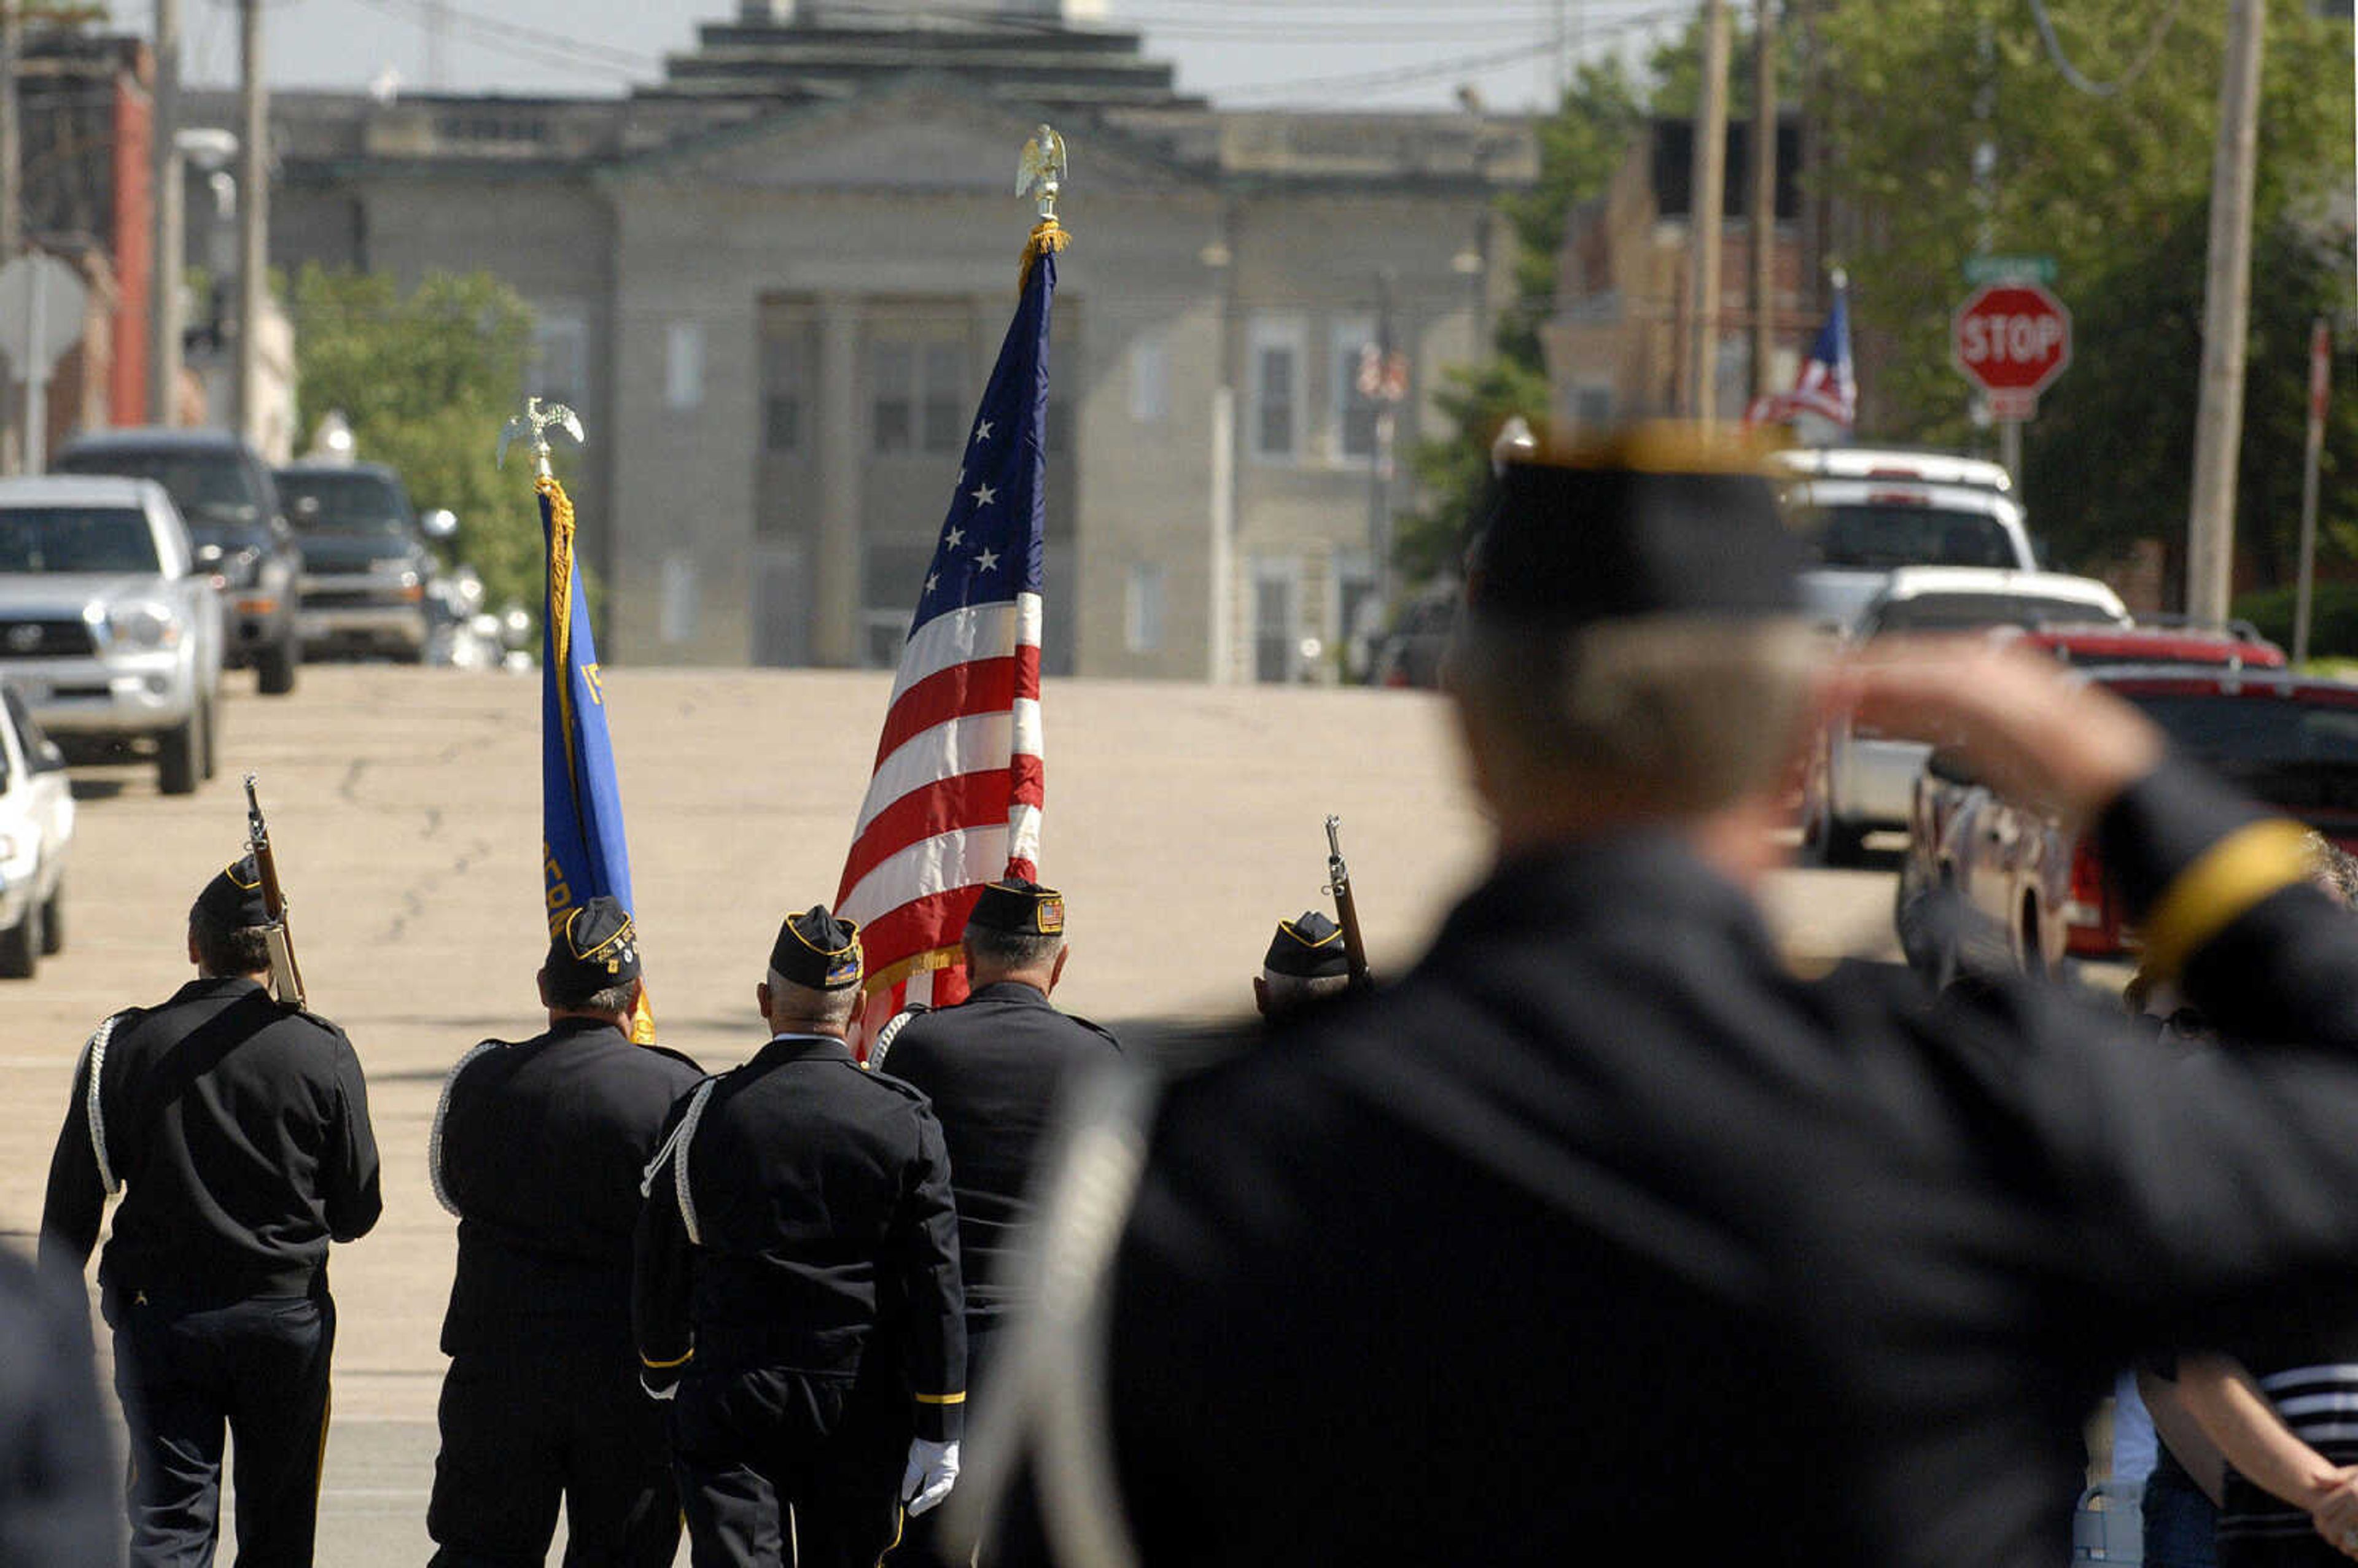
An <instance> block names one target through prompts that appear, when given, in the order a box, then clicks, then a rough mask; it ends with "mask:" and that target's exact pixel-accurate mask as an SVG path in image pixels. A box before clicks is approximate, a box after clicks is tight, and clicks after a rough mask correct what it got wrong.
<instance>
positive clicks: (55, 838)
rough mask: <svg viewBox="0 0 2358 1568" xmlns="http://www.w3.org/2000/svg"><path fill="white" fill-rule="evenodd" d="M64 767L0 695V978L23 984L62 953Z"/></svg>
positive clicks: (67, 832) (68, 824)
mask: <svg viewBox="0 0 2358 1568" xmlns="http://www.w3.org/2000/svg"><path fill="white" fill-rule="evenodd" d="M73 831H74V799H73V790H72V788H71V787H70V785H69V784H68V783H67V780H66V760H65V757H64V755H63V754H62V753H61V752H59V750H58V748H57V745H56V743H55V742H53V741H50V740H49V737H48V736H46V735H44V734H42V733H41V729H40V726H39V725H38V724H37V723H35V722H34V720H33V715H32V711H31V709H29V708H27V707H26V705H25V699H24V697H23V696H22V695H21V694H20V693H19V692H18V691H17V690H16V687H6V688H5V691H0V977H5V978H7V979H31V978H32V974H33V970H34V969H35V968H37V967H38V965H39V963H40V960H41V959H42V957H45V956H47V955H49V954H54V953H58V952H60V951H62V950H63V949H64V947H65V933H66V926H65V886H66V855H67V851H68V850H69V849H71V848H72V845H73Z"/></svg>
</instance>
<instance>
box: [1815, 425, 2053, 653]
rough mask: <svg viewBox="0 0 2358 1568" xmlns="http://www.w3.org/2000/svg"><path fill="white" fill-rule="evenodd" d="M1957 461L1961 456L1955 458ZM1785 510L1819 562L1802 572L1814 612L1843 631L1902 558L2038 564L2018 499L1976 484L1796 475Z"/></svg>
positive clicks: (1922, 562)
mask: <svg viewBox="0 0 2358 1568" xmlns="http://www.w3.org/2000/svg"><path fill="white" fill-rule="evenodd" d="M1957 461H1963V460H1962V459H1960V460H1957ZM1784 502H1785V513H1786V515H1787V516H1788V517H1789V518H1790V520H1791V521H1792V524H1793V527H1794V529H1795V531H1796V532H1797V533H1799V534H1800V535H1801V537H1802V538H1803V539H1804V540H1805V541H1806V542H1807V543H1808V545H1809V546H1810V548H1811V550H1812V553H1814V554H1815V556H1816V557H1817V559H1816V561H1815V562H1814V563H1813V564H1812V566H1810V567H1809V568H1807V569H1806V570H1804V571H1803V572H1802V573H1801V601H1802V604H1803V606H1804V607H1805V608H1806V609H1807V610H1808V611H1809V613H1810V614H1811V616H1812V618H1813V619H1815V620H1816V621H1817V622H1820V623H1821V624H1822V625H1824V626H1826V627H1828V628H1829V629H1831V630H1835V631H1840V630H1842V629H1844V628H1846V627H1848V626H1849V625H1850V624H1851V623H1852V622H1854V621H1855V620H1856V619H1857V616H1858V612H1859V611H1861V610H1863V609H1865V608H1866V603H1867V601H1868V600H1871V599H1873V598H1874V597H1875V596H1876V595H1877V593H1879V592H1881V591H1882V590H1883V587H1884V584H1885V583H1886V582H1887V580H1888V579H1890V576H1891V574H1892V573H1893V572H1894V571H1897V570H1898V568H1902V567H1987V568H2001V569H2006V570H2014V571H2031V570H2035V569H2036V568H2037V566H2038V560H2037V557H2035V556H2034V555H2033V554H2032V551H2031V546H2030V534H2029V530H2028V527H2027V526H2026V524H2025V523H2024V519H2023V514H2022V508H2021V507H2020V506H2019V505H2017V504H2016V503H2015V502H2014V501H2013V500H2012V498H2010V497H2008V496H2006V495H2005V494H2003V493H2001V492H1998V491H1996V490H1994V489H1991V488H1988V487H1987V486H1985V485H1981V484H1971V483H1966V484H1947V483H1938V482H1935V481H1931V480H1921V479H1911V478H1901V477H1876V478H1858V479H1833V478H1826V479H1801V480H1795V481H1792V482H1791V483H1790V484H1788V485H1786V486H1785V487H1784Z"/></svg>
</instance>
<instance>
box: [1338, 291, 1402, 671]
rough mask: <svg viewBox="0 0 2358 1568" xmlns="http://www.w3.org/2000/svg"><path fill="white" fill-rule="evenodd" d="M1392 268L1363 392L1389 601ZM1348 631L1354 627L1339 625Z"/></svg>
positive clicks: (1376, 543)
mask: <svg viewBox="0 0 2358 1568" xmlns="http://www.w3.org/2000/svg"><path fill="white" fill-rule="evenodd" d="M1392 352H1393V350H1392V270H1391V268H1390V267H1384V268H1382V269H1381V270H1379V272H1378V273H1377V274H1376V356H1375V365H1374V367H1373V369H1374V374H1373V375H1372V376H1370V375H1368V373H1367V371H1366V370H1364V369H1363V370H1362V371H1361V373H1360V378H1359V392H1360V394H1361V395H1362V396H1363V397H1364V398H1365V399H1366V401H1367V403H1368V411H1369V413H1370V415H1371V416H1373V417H1372V421H1371V424H1370V428H1369V435H1370V436H1371V437H1372V439H1370V440H1369V441H1368V567H1369V568H1370V569H1371V570H1372V571H1373V572H1374V573H1375V579H1376V602H1377V603H1378V604H1384V605H1389V604H1390V602H1391V592H1392V570H1391V554H1392V504H1391V500H1392V498H1391V480H1392V413H1391V404H1390V400H1389V398H1388V397H1387V395H1386V385H1385V384H1386V381H1387V379H1388V378H1389V377H1390V374H1391V367H1392ZM1339 630H1340V632H1341V633H1343V634H1346V635H1347V634H1348V632H1349V628H1347V627H1345V628H1341V629H1339Z"/></svg>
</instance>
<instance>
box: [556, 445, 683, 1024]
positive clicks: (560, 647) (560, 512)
mask: <svg viewBox="0 0 2358 1568" xmlns="http://www.w3.org/2000/svg"><path fill="white" fill-rule="evenodd" d="M535 488H536V489H537V490H538V491H539V492H540V524H541V532H542V534H543V535H544V536H545V537H546V540H547V542H548V597H547V600H546V602H545V603H544V604H543V605H542V607H541V610H542V613H541V622H540V623H541V656H540V832H541V856H542V871H543V874H544V877H545V879H546V883H547V887H546V892H547V895H548V897H547V905H548V930H549V935H551V936H554V935H556V934H557V930H558V928H559V927H560V926H561V925H563V923H564V921H565V918H566V917H567V916H568V915H569V914H572V913H573V912H574V911H575V910H577V909H579V908H580V907H581V906H582V905H583V904H585V903H588V902H589V901H590V900H591V899H593V898H596V897H598V896H599V895H600V893H604V894H607V895H610V896H611V897H612V898H614V899H615V900H617V901H618V902H620V903H621V904H622V907H623V909H624V910H626V911H630V912H631V913H632V915H633V919H635V918H636V911H635V909H634V908H633V904H632V903H631V850H630V846H629V843H628V842H627V841H626V840H625V839H624V838H623V837H622V786H621V785H620V784H617V783H616V782H615V779H614V747H613V743H612V742H611V741H610V740H609V739H608V738H607V735H606V694H605V692H604V691H603V689H601V687H600V685H599V681H598V644H597V642H596V641H595V639H594V638H593V637H592V635H591V633H590V605H589V600H588V599H587V598H586V597H585V596H584V595H583V593H582V591H581V579H580V576H579V573H578V572H576V571H575V570H574V564H573V503H572V501H571V499H570V498H568V496H567V495H566V493H565V487H564V486H563V485H561V484H559V483H558V482H557V480H556V478H555V477H554V476H550V475H544V476H543V477H542V478H541V480H540V481H539V483H538V484H537V486H536V487H535ZM632 1037H633V1039H635V1040H637V1041H638V1042H639V1044H643V1045H650V1044H654V1037H655V1036H654V1015H653V1014H652V1013H651V1012H650V1011H648V1008H647V1003H646V998H645V996H644V993H642V995H641V997H640V999H639V1015H638V1018H637V1021H636V1023H635V1026H634V1027H633V1031H632Z"/></svg>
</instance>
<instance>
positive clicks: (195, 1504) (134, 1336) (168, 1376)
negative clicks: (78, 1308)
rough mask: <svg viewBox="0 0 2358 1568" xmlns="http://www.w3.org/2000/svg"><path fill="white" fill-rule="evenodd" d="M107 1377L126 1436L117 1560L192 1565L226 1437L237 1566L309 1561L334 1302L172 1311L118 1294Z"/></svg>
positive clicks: (261, 1300) (297, 1565)
mask: <svg viewBox="0 0 2358 1568" xmlns="http://www.w3.org/2000/svg"><path fill="white" fill-rule="evenodd" d="M113 1317H114V1382H115V1389H116V1390H117V1391H118V1392H119V1393H120V1394H121V1395H122V1397H123V1412H124V1423H125V1424H126V1425H127V1426H128V1427H129V1429H130V1439H131V1485H130V1495H131V1568H205V1565H206V1564H209V1563H211V1562H212V1560H213V1545H214V1540H215V1537H216V1535H217V1533H218V1531H219V1528H220V1523H221V1479H222V1437H223V1430H224V1428H226V1430H227V1433H228V1435H229V1437H231V1438H232V1439H233V1440H234V1442H235V1444H236V1448H237V1466H236V1471H235V1474H234V1476H233V1477H232V1479H233V1485H234V1486H235V1487H236V1491H237V1561H238V1565H239V1568H309V1565H310V1562H311V1537H312V1533H313V1530H314V1528H315V1526H316V1525H317V1524H318V1521H319V1464H320V1461H321V1459H322V1458H323V1457H324V1456H325V1453H326V1447H327V1436H328V1360H329V1357H330V1353H331V1352H332V1351H333V1350H334V1347H335V1342H336V1309H335V1303H332V1302H330V1300H329V1299H328V1297H327V1295H326V1293H325V1292H321V1293H320V1294H319V1295H317V1296H313V1297H299V1296H298V1297H275V1296H274V1297H256V1298H254V1299H251V1300H247V1301H242V1302H233V1303H228V1304H227V1305H220V1306H205V1307H188V1306H185V1305H176V1304H175V1303H171V1302H169V1301H168V1300H166V1299H165V1298H164V1297H163V1296H161V1295H159V1294H156V1293H154V1292H145V1293H143V1292H137V1291H124V1292H120V1293H119V1294H118V1296H117V1297H116V1299H115V1302H114V1313H113Z"/></svg>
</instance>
